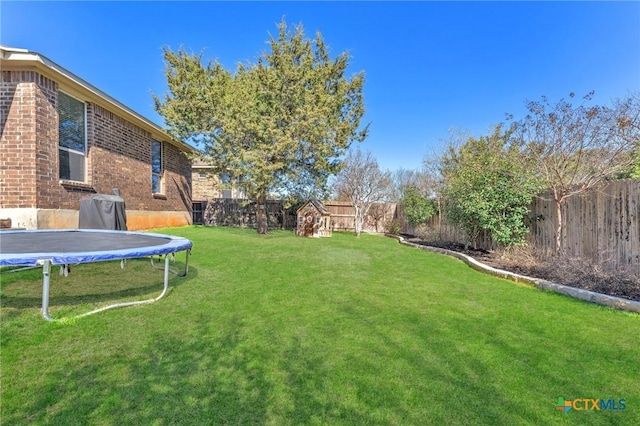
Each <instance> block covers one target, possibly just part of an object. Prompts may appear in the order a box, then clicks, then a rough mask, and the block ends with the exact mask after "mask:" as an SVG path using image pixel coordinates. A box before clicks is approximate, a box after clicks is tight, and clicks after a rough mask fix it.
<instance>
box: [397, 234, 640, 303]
mask: <svg viewBox="0 0 640 426" xmlns="http://www.w3.org/2000/svg"><path fill="white" fill-rule="evenodd" d="M404 237H405V239H406V240H407V241H409V242H411V243H414V244H421V245H425V246H431V247H439V248H443V249H447V250H451V251H456V252H459V253H463V254H466V255H467V256H470V257H473V258H474V259H476V260H477V261H479V262H482V263H484V264H485V265H489V266H491V267H494V268H497V269H502V270H504V271H508V272H513V273H516V274H520V275H525V276H527V277H532V278H539V279H543V280H548V281H552V282H555V283H557V284H562V285H566V286H570V287H575V288H580V289H583V290H589V291H594V292H597V293H602V294H608V295H610V296H616V297H620V298H623V299H628V300H634V301H640V276H638V275H633V274H631V273H627V272H621V271H605V270H602V269H601V268H599V267H598V266H597V265H593V264H590V263H588V262H585V261H580V260H576V259H560V260H552V261H539V260H536V261H532V260H530V259H528V260H526V261H525V262H519V261H518V259H516V258H509V257H508V256H500V255H498V254H496V253H494V252H490V251H486V250H475V249H473V248H468V247H467V248H465V246H464V245H463V244H459V243H452V242H446V241H429V242H426V241H423V240H422V239H420V238H417V237H411V236H404Z"/></svg>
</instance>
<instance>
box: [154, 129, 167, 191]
mask: <svg viewBox="0 0 640 426" xmlns="http://www.w3.org/2000/svg"><path fill="white" fill-rule="evenodd" d="M155 144H158V146H159V147H160V150H159V155H160V160H159V163H160V164H159V165H160V170H159V171H155V170H154V163H155V161H156V160H155V150H154V146H155ZM156 177H157V179H158V185H157V186H158V187H157V188H154V186H155V185H154V178H156ZM151 193H152V194H154V195H164V143H162V142H161V141H157V140H155V139H152V140H151Z"/></svg>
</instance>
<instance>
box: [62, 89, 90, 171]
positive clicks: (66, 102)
mask: <svg viewBox="0 0 640 426" xmlns="http://www.w3.org/2000/svg"><path fill="white" fill-rule="evenodd" d="M58 115H59V123H58V135H59V138H58V159H59V161H60V168H59V173H60V179H64V180H73V181H77V182H85V181H86V178H87V173H86V163H87V161H86V159H87V126H86V124H87V114H86V106H85V104H84V102H82V101H79V100H77V99H76V98H72V97H71V96H69V95H67V94H65V93H63V92H59V94H58Z"/></svg>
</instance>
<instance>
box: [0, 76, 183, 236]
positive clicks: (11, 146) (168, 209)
mask: <svg viewBox="0 0 640 426" xmlns="http://www.w3.org/2000/svg"><path fill="white" fill-rule="evenodd" d="M60 90H62V91H64V92H67V93H68V91H67V90H65V88H63V87H60V85H59V84H58V83H56V82H55V81H53V80H51V79H49V78H47V77H46V76H44V75H42V74H40V73H38V72H37V71H2V80H1V82H0V94H1V100H0V111H1V113H2V115H1V118H0V125H1V127H2V129H1V130H2V136H1V139H0V150H1V152H2V155H1V158H0V218H4V217H7V216H9V217H11V216H13V218H14V226H21V227H26V228H32V227H37V228H75V227H77V226H78V222H77V213H78V209H79V205H80V200H81V199H83V198H86V197H88V196H90V195H91V194H94V193H106V194H111V193H112V190H113V188H118V189H119V190H120V194H121V196H122V197H123V198H124V199H125V203H126V207H127V218H128V223H127V224H128V226H129V229H146V228H151V227H159V226H181V225H187V224H189V223H190V220H191V219H190V217H191V213H190V210H191V163H190V160H189V159H188V158H187V156H186V155H185V153H184V152H183V151H182V150H181V149H179V148H178V147H176V146H174V145H172V144H171V143H169V142H168V141H167V140H163V139H162V138H161V137H158V135H155V136H156V137H155V138H154V135H152V134H151V132H149V131H147V130H145V129H143V128H141V127H139V126H137V125H136V124H134V123H132V122H130V121H128V120H126V119H125V118H123V117H122V116H120V115H118V114H117V113H115V112H113V111H111V110H109V109H107V108H105V107H104V106H102V105H99V104H97V103H95V102H86V111H87V148H88V153H87V181H86V182H84V183H77V182H67V181H61V180H60V178H59V163H58V112H57V102H58V93H59V91H60ZM69 90H71V91H72V92H73V91H74V88H69ZM74 96H75V97H78V98H79V99H80V100H82V97H79V96H78V95H77V94H76V93H75V92H74ZM154 139H155V140H158V141H159V142H162V143H163V169H164V173H163V191H162V192H163V193H162V194H161V195H160V196H158V195H157V194H155V195H154V194H153V193H152V188H151V141H152V140H154ZM25 215H26V216H25ZM27 216H28V217H27Z"/></svg>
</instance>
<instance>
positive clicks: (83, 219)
mask: <svg viewBox="0 0 640 426" xmlns="http://www.w3.org/2000/svg"><path fill="white" fill-rule="evenodd" d="M114 192H116V191H114ZM78 228H80V229H110V230H116V231H126V230H127V215H126V212H125V205H124V199H123V198H122V197H120V196H119V195H108V194H95V195H92V196H91V197H89V198H85V199H83V200H80V220H79V224H78Z"/></svg>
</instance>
